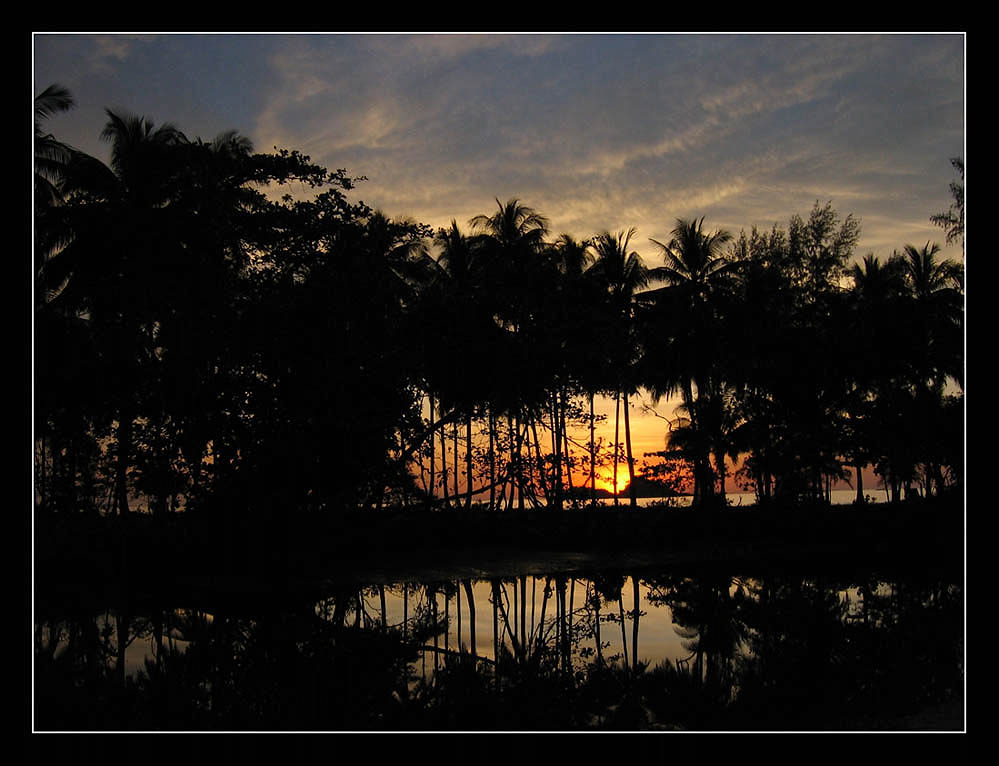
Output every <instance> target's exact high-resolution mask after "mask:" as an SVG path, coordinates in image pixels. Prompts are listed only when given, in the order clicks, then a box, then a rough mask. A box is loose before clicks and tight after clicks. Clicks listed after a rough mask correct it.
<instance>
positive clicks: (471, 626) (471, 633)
mask: <svg viewBox="0 0 999 766" xmlns="http://www.w3.org/2000/svg"><path fill="white" fill-rule="evenodd" d="M462 585H464V587H465V595H466V596H467V597H468V644H469V649H471V652H472V657H473V658H474V657H477V656H478V655H476V653H475V596H474V595H473V593H472V581H471V580H465V581H464V582H463V583H462Z"/></svg>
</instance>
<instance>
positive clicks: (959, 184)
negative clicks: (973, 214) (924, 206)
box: [930, 157, 964, 253]
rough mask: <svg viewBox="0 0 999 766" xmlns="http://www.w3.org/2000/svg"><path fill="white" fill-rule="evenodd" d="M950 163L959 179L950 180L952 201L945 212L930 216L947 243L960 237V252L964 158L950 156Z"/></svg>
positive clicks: (962, 235)
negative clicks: (943, 233)
mask: <svg viewBox="0 0 999 766" xmlns="http://www.w3.org/2000/svg"><path fill="white" fill-rule="evenodd" d="M950 164H951V165H952V166H953V168H954V170H956V171H957V174H958V176H959V177H960V181H951V182H950V194H951V197H953V199H954V201H953V202H951V204H950V208H949V209H948V210H947V211H946V212H945V213H937V214H936V215H932V216H930V221H931V222H932V223H933V225H934V226H939V227H940V228H942V229H943V230H944V232H945V234H946V237H947V244H948V245H949V244H950V243H952V242H954V241H955V240H956V239H958V238H960V239H961V252H962V253H963V252H964V160H962V159H961V158H960V157H953V158H951V161H950Z"/></svg>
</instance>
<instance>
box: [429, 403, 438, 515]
mask: <svg viewBox="0 0 999 766" xmlns="http://www.w3.org/2000/svg"><path fill="white" fill-rule="evenodd" d="M429 397H430V505H431V507H433V505H434V501H435V500H436V498H437V489H436V486H437V466H436V462H435V460H436V457H437V450H436V449H435V448H434V395H433V394H429Z"/></svg>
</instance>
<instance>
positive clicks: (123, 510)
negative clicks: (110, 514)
mask: <svg viewBox="0 0 999 766" xmlns="http://www.w3.org/2000/svg"><path fill="white" fill-rule="evenodd" d="M131 451H132V416H131V415H129V414H126V413H124V412H122V413H120V420H119V421H118V465H117V470H116V472H115V508H116V509H117V511H118V515H119V516H121V515H123V514H127V513H128V512H129V508H128V460H129V454H130V453H131Z"/></svg>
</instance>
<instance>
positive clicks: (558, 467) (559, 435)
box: [552, 390, 562, 511]
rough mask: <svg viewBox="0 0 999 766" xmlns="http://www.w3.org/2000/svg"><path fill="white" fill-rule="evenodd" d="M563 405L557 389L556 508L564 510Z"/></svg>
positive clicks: (554, 423) (554, 432)
mask: <svg viewBox="0 0 999 766" xmlns="http://www.w3.org/2000/svg"><path fill="white" fill-rule="evenodd" d="M560 410H561V407H560V406H559V391H558V390H556V391H555V402H554V408H553V410H552V438H553V440H554V442H555V443H554V445H553V446H554V449H553V450H552V451H553V452H554V453H555V454H554V459H555V479H554V481H555V510H556V511H561V510H562V428H561V417H560Z"/></svg>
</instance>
